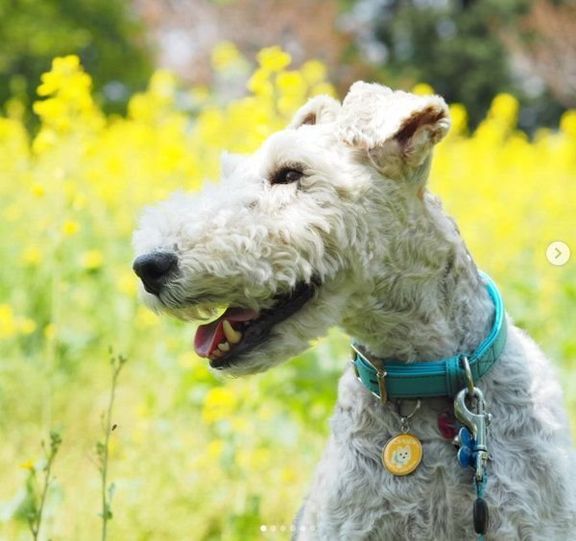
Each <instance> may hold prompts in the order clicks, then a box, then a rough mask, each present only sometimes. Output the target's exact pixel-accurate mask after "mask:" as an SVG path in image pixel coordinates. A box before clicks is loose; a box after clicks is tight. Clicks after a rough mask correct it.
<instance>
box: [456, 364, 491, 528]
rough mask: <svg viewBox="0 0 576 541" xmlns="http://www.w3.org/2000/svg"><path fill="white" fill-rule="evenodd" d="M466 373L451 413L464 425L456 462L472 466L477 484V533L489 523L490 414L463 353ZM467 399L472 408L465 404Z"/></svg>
mask: <svg viewBox="0 0 576 541" xmlns="http://www.w3.org/2000/svg"><path fill="white" fill-rule="evenodd" d="M461 362H462V366H463V368H464V372H465V375H466V387H465V388H464V389H462V390H461V391H460V392H459V393H458V394H457V395H456V398H455V399H454V414H455V416H456V418H457V419H458V420H459V421H460V422H461V423H462V424H463V425H464V428H461V429H460V433H459V434H458V439H459V441H460V450H459V451H458V462H460V464H461V465H462V466H464V467H466V466H470V467H472V468H473V469H474V485H475V487H476V496H477V498H476V501H475V502H474V509H473V516H474V530H475V531H476V533H478V534H485V533H486V530H487V527H488V507H487V505H486V501H485V500H484V498H483V497H482V496H483V493H484V487H485V485H486V463H487V462H488V458H489V454H488V445H487V436H488V425H489V424H490V422H491V420H492V416H491V415H490V414H489V413H488V412H487V411H486V401H485V400H484V394H483V393H482V391H481V390H480V389H478V387H475V386H474V380H473V378H472V371H471V370H470V363H469V362H468V359H467V358H466V357H462V359H461ZM467 399H469V402H470V405H471V409H470V408H469V407H468V405H467V404H466V400H467Z"/></svg>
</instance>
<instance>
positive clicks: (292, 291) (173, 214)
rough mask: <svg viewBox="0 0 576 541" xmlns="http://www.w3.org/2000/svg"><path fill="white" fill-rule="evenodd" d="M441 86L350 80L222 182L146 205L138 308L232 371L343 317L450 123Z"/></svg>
mask: <svg viewBox="0 0 576 541" xmlns="http://www.w3.org/2000/svg"><path fill="white" fill-rule="evenodd" d="M448 125H449V123H448V117H447V108H446V105H445V103H444V101H443V100H442V99H441V98H439V97H436V96H426V97H423V96H414V95H412V94H407V93H404V92H392V91H391V90H390V89H388V88H385V87H382V86H380V85H375V84H366V83H356V84H355V85H353V86H352V88H351V90H350V92H349V94H348V95H347V96H346V98H345V100H344V102H343V103H342V104H340V103H339V102H337V101H336V100H334V99H332V98H329V97H327V96H320V97H316V98H313V99H312V100H310V101H309V102H308V103H307V104H306V105H304V106H303V107H302V108H301V109H300V110H299V111H298V112H297V113H296V115H295V117H294V119H293V121H292V122H291V123H290V125H289V126H288V127H287V128H286V129H285V130H282V131H280V132H278V133H275V134H274V135H272V136H271V137H269V138H268V139H267V140H266V141H265V142H264V143H263V144H262V146H261V147H260V148H259V149H258V150H257V151H256V152H255V153H254V154H252V155H250V156H225V157H224V158H223V164H222V171H223V173H222V179H221V181H220V182H219V183H217V184H210V185H207V186H206V187H205V188H204V189H203V190H202V191H201V192H200V193H193V194H185V193H178V194H175V195H174V196H172V197H171V198H170V199H168V200H167V201H165V202H162V203H160V204H158V205H156V206H154V207H151V208H149V209H147V210H146V211H145V212H144V214H143V216H142V219H141V221H140V225H139V228H138V230H137V231H136V232H135V234H134V246H135V250H136V256H137V257H136V259H135V261H134V270H135V272H136V273H137V274H138V276H139V277H140V278H141V280H142V285H143V295H144V299H145V301H146V302H147V304H148V305H149V306H150V307H151V308H153V309H155V310H161V311H165V312H168V313H170V314H173V315H175V316H177V317H180V318H183V319H199V318H203V317H204V318H205V317H207V316H209V315H212V316H213V317H214V316H215V315H216V314H217V311H218V309H224V312H223V313H222V314H221V315H220V317H218V318H217V319H215V320H214V321H212V322H211V323H207V324H204V325H201V326H200V327H199V328H198V330H197V333H196V336H195V340H194V342H195V349H196V351H197V353H198V354H199V355H201V356H204V357H207V358H208V359H209V360H210V365H211V366H212V367H213V368H217V369H220V370H223V371H226V372H229V373H231V374H244V373H251V372H257V371H261V370H265V369H266V368H268V367H270V366H273V365H275V364H278V363H279V362H281V361H283V360H286V359H288V358H290V357H292V356H294V355H296V354H298V353H300V352H301V351H303V350H304V349H306V348H307V347H308V345H309V343H310V341H311V340H312V339H315V338H317V337H318V336H320V335H322V334H324V333H325V331H326V330H327V329H328V327H330V326H332V325H336V324H339V323H341V322H342V319H343V318H345V317H346V312H347V308H348V307H349V306H350V305H351V303H352V301H351V299H352V297H354V299H356V301H355V302H357V299H358V293H359V290H362V289H363V288H364V289H366V288H369V287H370V285H369V282H370V276H371V275H373V270H374V268H375V264H376V263H377V262H378V265H381V261H382V260H381V256H382V254H383V253H384V252H385V250H386V245H387V243H386V239H387V238H390V237H391V236H393V235H394V234H395V230H396V228H397V225H396V224H397V223H400V222H402V220H403V219H407V218H406V216H407V210H406V209H407V208H408V207H410V206H411V205H414V204H417V203H416V202H417V201H418V199H419V197H421V193H422V190H423V183H424V181H425V177H426V176H427V171H428V166H429V161H430V160H429V156H430V150H431V148H432V146H433V145H434V144H435V143H436V142H437V141H439V140H440V139H441V137H442V136H443V135H444V134H445V133H446V131H447V129H448Z"/></svg>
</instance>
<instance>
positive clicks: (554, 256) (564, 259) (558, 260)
mask: <svg viewBox="0 0 576 541" xmlns="http://www.w3.org/2000/svg"><path fill="white" fill-rule="evenodd" d="M546 259H548V262H549V263H550V264H551V265H554V266H556V267H561V266H562V265H566V263H568V260H569V259H570V248H569V247H568V245H567V244H566V243H565V242H562V241H561V240H557V241H554V242H551V243H550V244H549V245H548V248H546Z"/></svg>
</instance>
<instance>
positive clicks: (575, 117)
mask: <svg viewBox="0 0 576 541" xmlns="http://www.w3.org/2000/svg"><path fill="white" fill-rule="evenodd" d="M560 129H561V130H562V131H563V132H564V133H565V134H567V135H569V136H570V137H573V138H576V109H571V110H569V111H566V112H565V113H564V114H563V115H562V118H561V119H560Z"/></svg>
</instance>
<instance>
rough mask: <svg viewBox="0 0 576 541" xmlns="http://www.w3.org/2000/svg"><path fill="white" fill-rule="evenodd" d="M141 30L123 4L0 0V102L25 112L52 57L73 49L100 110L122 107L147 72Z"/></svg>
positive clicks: (148, 66)
mask: <svg viewBox="0 0 576 541" xmlns="http://www.w3.org/2000/svg"><path fill="white" fill-rule="evenodd" d="M144 30H145V28H144V26H143V24H142V23H141V22H140V21H139V20H138V17H137V15H136V13H135V12H134V10H133V9H132V8H131V5H130V3H129V2H123V1H119V0H0V103H6V101H7V100H8V99H9V98H11V97H16V98H17V100H18V102H19V103H21V104H23V105H25V106H26V110H27V112H28V114H30V105H31V103H32V102H33V101H34V99H35V96H36V87H37V86H38V84H39V82H40V75H41V74H42V73H44V72H46V71H48V70H49V69H50V64H51V62H52V58H54V57H55V56H59V55H66V54H71V53H74V54H77V55H78V56H79V57H80V58H81V61H82V64H83V65H84V66H86V68H87V69H88V70H89V71H90V73H91V75H92V77H93V80H94V85H95V89H96V91H97V97H98V98H99V99H100V101H101V102H102V104H103V105H104V106H105V109H106V110H107V111H108V112H121V111H123V110H124V109H125V106H126V103H127V101H128V98H129V96H130V95H132V94H133V93H134V91H136V90H142V89H144V88H145V86H146V84H147V82H148V78H149V76H150V73H151V68H152V61H151V56H150V53H149V50H148V46H147V42H146V34H145V32H144ZM12 103H13V102H12Z"/></svg>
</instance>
